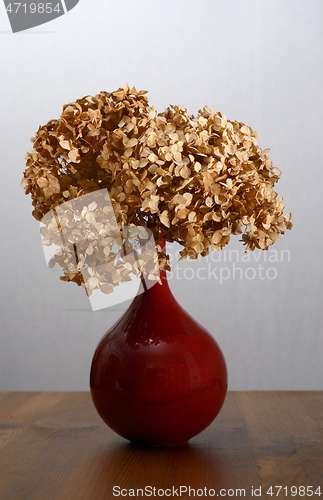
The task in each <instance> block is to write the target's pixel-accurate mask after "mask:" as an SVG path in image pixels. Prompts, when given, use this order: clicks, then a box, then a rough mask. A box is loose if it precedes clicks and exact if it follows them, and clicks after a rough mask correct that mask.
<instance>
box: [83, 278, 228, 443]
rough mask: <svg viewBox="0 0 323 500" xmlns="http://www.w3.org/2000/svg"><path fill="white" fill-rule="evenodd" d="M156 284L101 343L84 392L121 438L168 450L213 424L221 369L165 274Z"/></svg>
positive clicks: (223, 377) (221, 394) (222, 384)
mask: <svg viewBox="0 0 323 500" xmlns="http://www.w3.org/2000/svg"><path fill="white" fill-rule="evenodd" d="M161 278H162V282H163V285H159V284H158V283H156V284H155V285H154V286H152V287H151V288H150V289H148V290H147V291H145V292H144V293H142V294H140V295H137V296H136V297H135V299H134V300H133V302H132V304H131V305H130V307H129V308H128V310H127V311H126V312H125V313H124V314H123V316H122V317H121V318H120V319H119V321H118V322H117V323H116V324H115V325H114V326H113V327H112V328H111V329H110V330H109V331H108V332H107V333H106V335H105V336H104V337H103V338H102V340H101V341H100V343H99V345H98V347H97V349H96V351H95V354H94V357H93V361H92V367H91V375H90V387H91V395H92V399H93V403H94V405H95V407H96V409H97V411H98V413H99V415H100V416H101V418H102V419H103V420H104V422H105V423H106V424H107V425H108V426H109V427H110V428H111V429H113V430H114V431H115V432H116V433H118V434H120V436H123V437H124V438H126V439H128V440H130V441H132V442H136V443H141V444H149V445H174V444H180V443H184V442H186V441H188V440H189V439H190V438H192V437H193V436H195V435H196V434H198V433H199V432H201V431H202V430H203V429H205V428H206V427H207V426H208V425H209V424H210V423H211V422H212V421H213V420H214V418H215V417H216V415H217V414H218V412H219V411H220V409H221V407H222V404H223V402H224V399H225V396H226V391H227V370H226V365H225V361H224V357H223V355H222V352H221V350H220V349H219V347H218V345H217V343H216V342H215V340H214V339H213V337H212V336H211V335H210V334H209V333H208V332H207V331H206V330H205V329H204V328H202V327H201V325H199V324H198V323H197V322H196V321H194V320H193V319H192V318H191V316H189V314H187V313H186V312H185V311H184V309H183V308H182V307H181V306H180V305H179V304H178V302H177V301H176V300H175V298H174V296H173V295H172V293H171V291H170V288H169V286H168V283H167V279H166V277H165V273H163V272H162V273H161Z"/></svg>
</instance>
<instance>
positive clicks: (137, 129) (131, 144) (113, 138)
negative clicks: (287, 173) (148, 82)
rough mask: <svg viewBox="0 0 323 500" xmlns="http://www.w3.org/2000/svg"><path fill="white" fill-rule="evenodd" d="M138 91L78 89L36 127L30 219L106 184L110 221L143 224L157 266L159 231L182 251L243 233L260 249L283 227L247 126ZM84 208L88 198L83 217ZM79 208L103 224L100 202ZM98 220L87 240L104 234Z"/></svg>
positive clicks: (74, 276) (29, 174)
mask: <svg viewBox="0 0 323 500" xmlns="http://www.w3.org/2000/svg"><path fill="white" fill-rule="evenodd" d="M146 93H147V92H146V91H139V92H138V91H137V90H136V89H135V88H129V87H128V86H126V87H125V88H119V89H118V90H117V91H115V92H112V93H108V92H100V94H98V95H96V96H94V97H90V96H87V97H84V98H82V99H79V100H77V101H76V102H75V103H72V104H68V105H66V106H64V108H63V112H62V114H61V116H60V118H59V119H58V120H51V121H50V122H48V123H47V124H46V125H44V126H42V127H40V128H39V130H38V131H37V134H36V137H35V138H33V139H32V141H33V150H32V151H31V152H29V153H28V154H27V157H26V160H27V161H26V165H27V168H26V171H25V173H24V179H23V181H22V185H23V186H24V187H25V192H26V194H28V193H31V196H32V203H33V206H34V210H33V215H34V217H35V218H36V219H37V220H41V219H43V217H44V216H45V215H46V214H47V213H48V212H50V211H52V210H54V209H55V208H56V207H58V206H59V205H61V204H63V203H65V202H68V201H70V200H73V199H75V198H78V197H80V196H83V195H87V194H88V193H93V192H95V191H98V190H102V189H107V190H108V193H109V196H110V200H111V204H112V207H113V211H114V215H115V218H116V221H117V224H118V225H119V228H121V229H122V228H124V227H132V226H144V227H146V228H149V229H150V230H151V231H152V234H153V237H154V239H155V241H156V244H157V248H158V250H159V253H158V257H159V268H161V269H169V264H168V261H167V257H166V255H165V254H164V253H163V251H162V249H161V247H159V246H158V245H159V244H160V243H161V238H162V236H163V237H164V238H165V239H166V241H168V242H174V241H176V242H178V243H179V244H180V245H182V247H183V250H182V251H181V252H180V253H181V258H186V257H187V256H189V257H190V258H197V257H198V255H200V254H201V255H202V256H205V255H207V254H208V252H209V250H210V249H212V250H221V249H222V248H223V247H224V246H225V245H226V244H227V243H228V242H229V240H230V236H231V234H241V235H242V236H241V238H242V241H243V243H244V244H245V246H246V250H254V249H255V248H259V249H262V250H266V249H268V247H269V246H270V245H272V244H273V243H274V242H275V241H277V240H278V239H279V237H280V234H283V233H284V232H285V231H286V230H287V229H290V228H291V222H290V214H287V215H283V208H284V206H283V203H282V198H281V197H279V196H278V195H277V193H276V192H275V191H274V189H273V187H274V184H275V183H276V182H277V181H278V179H279V176H280V174H281V172H280V171H279V170H278V168H275V167H274V166H273V164H272V161H271V160H270V158H269V157H268V156H267V153H268V150H262V149H261V148H260V147H259V146H258V145H257V141H256V137H257V135H258V134H257V133H256V132H254V131H253V130H252V129H251V128H250V127H248V126H247V125H245V124H244V123H241V122H238V121H230V120H227V119H226V118H225V117H224V116H223V115H222V114H221V113H219V112H214V111H212V109H210V108H208V107H204V108H203V110H200V111H199V112H198V115H197V116H193V115H188V113H187V110H186V109H185V108H184V107H178V106H171V107H169V108H167V109H166V110H165V111H164V112H163V113H160V114H157V112H156V110H155V109H154V108H153V107H151V106H149V104H148V99H147V97H146ZM89 212H91V210H89V207H87V209H86V211H85V212H84V214H83V217H85V215H86V213H89ZM69 217H71V216H70V215H69ZM87 217H88V219H91V220H92V222H93V224H94V225H95V224H99V226H98V227H99V228H100V227H101V226H100V224H104V220H103V218H104V212H102V213H100V210H97V211H95V215H94V220H93V217H92V216H89V215H88V216H87ZM52 226H53V225H52ZM56 229H57V227H56ZM100 230H102V228H101V229H97V230H96V232H97V242H96V245H98V244H99V243H100V241H101V239H104V238H105V236H104V234H102V235H100ZM54 232H55V231H54V229H53V227H52V233H54ZM52 233H51V226H50V223H48V224H47V225H46V229H45V230H44V232H43V234H44V237H45V244H50V243H51V242H54V239H55V236H54V234H52ZM95 248H96V250H97V251H98V250H99V247H97V246H95ZM106 252H107V253H108V251H106ZM101 253H102V252H101ZM56 260H57V261H60V262H59V263H60V265H61V266H62V267H63V269H64V274H65V276H64V277H63V279H65V280H69V281H75V282H77V283H78V284H81V285H82V284H83V286H84V283H83V280H82V279H81V277H80V276H81V271H80V268H81V266H80V265H79V263H78V266H77V265H76V266H74V268H73V269H72V268H70V269H67V267H66V266H65V268H64V262H62V255H60V256H59V255H58V256H57V259H56ZM83 264H84V265H86V263H85V261H84V262H83ZM89 267H91V266H89ZM92 277H95V276H92ZM100 279H101V280H102V279H103V278H102V276H100V277H97V281H96V280H92V283H93V285H94V284H95V286H93V288H100V286H103V285H104V283H103V285H102V281H101V282H100ZM120 281H122V279H121V278H120ZM110 283H111V282H110ZM106 284H107V283H105V285H106ZM116 284H118V280H117V281H116V282H114V285H116ZM90 288H91V287H90ZM107 288H108V287H106V289H107ZM90 291H91V290H90Z"/></svg>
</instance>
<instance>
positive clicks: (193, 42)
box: [0, 0, 323, 391]
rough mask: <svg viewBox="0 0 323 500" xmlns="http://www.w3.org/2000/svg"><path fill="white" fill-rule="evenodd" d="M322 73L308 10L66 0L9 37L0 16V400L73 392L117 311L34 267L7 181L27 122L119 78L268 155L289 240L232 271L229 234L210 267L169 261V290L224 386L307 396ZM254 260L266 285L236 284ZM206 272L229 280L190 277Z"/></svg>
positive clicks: (34, 232)
mask: <svg viewBox="0 0 323 500" xmlns="http://www.w3.org/2000/svg"><path fill="white" fill-rule="evenodd" d="M322 65H323V2H322V1H321V0H307V1H306V2H305V1H304V0H261V1H260V0H226V1H225V2H223V1H220V0H176V1H173V0H172V1H171V0H154V1H153V2H152V1H151V0H137V1H136V2H134V1H130V0H123V1H122V2H120V1H119V0H109V1H107V0H96V1H95V2H92V1H90V0H81V1H80V2H79V4H78V5H77V7H75V9H73V10H72V11H71V12H69V13H68V14H67V15H65V16H63V17H61V18H59V19H57V20H55V21H52V22H51V23H48V24H46V25H43V26H40V27H38V28H35V29H34V30H30V31H28V32H22V33H19V34H18V33H17V34H15V35H13V34H11V33H10V26H9V22H8V19H7V17H6V12H5V9H4V7H3V6H2V4H1V5H0V67H1V79H0V89H1V96H2V99H1V106H0V144H1V196H0V205H1V219H0V224H1V236H0V238H1V246H0V251H1V260H0V266H1V288H0V294H1V299H0V309H1V310H0V325H1V330H0V390H1V391H4V390H35V391H40V390H87V389H88V374H89V369H90V363H91V358H92V355H93V352H94V349H95V347H96V345H97V343H98V341H99V339H100V338H101V336H102V335H103V334H104V332H105V331H106V330H107V329H108V328H109V326H110V325H111V324H112V323H113V322H114V321H115V320H116V319H117V318H118V317H119V315H120V314H121V312H122V310H123V309H124V307H125V304H122V305H119V306H117V307H115V308H114V309H113V310H103V311H98V312H92V311H91V309H90V304H89V302H88V299H87V298H86V296H85V294H84V292H83V290H81V289H79V288H78V287H76V285H74V284H66V283H62V282H60V281H59V280H58V278H57V276H55V275H54V274H53V273H52V272H50V271H49V270H48V269H47V268H46V264H45V260H44V256H43V250H42V246H41V243H40V236H39V226H38V223H37V222H36V221H35V220H34V219H33V218H32V217H31V203H30V199H29V197H26V196H24V194H23V190H22V188H20V187H19V184H20V180H21V177H22V172H23V170H24V168H25V167H24V155H25V152H26V151H27V150H29V149H30V142H29V138H30V137H31V136H32V135H33V134H34V132H35V131H36V130H37V128H38V126H39V125H40V124H43V123H46V122H47V121H48V120H49V119H51V118H56V117H58V116H59V114H60V112H61V108H62V105H63V104H64V103H67V102H70V101H74V100H75V99H77V98H79V97H82V96H84V95H87V94H95V93H97V92H99V91H100V90H108V91H112V90H115V89H116V88H118V87H119V86H123V85H124V84H125V83H126V82H129V84H130V85H131V86H136V87H137V88H138V89H147V90H149V99H150V103H151V104H153V105H154V106H155V107H156V108H157V110H158V111H162V110H163V109H164V108H165V107H166V106H167V105H168V104H184V105H185V106H186V107H187V108H188V110H189V111H190V112H192V113H195V112H196V111H197V110H198V109H199V108H201V107H202V106H203V105H205V104H207V105H212V106H213V108H214V109H215V110H219V111H221V112H223V113H224V114H225V115H226V116H227V117H228V118H229V119H232V120H233V119H238V120H240V121H244V122H246V123H247V124H249V125H250V126H252V127H253V128H254V129H255V130H257V131H258V132H259V133H260V137H259V144H260V145H261V147H263V148H266V147H270V148H271V153H270V156H271V158H272V160H273V161H274V163H275V165H276V166H277V167H279V168H280V169H281V170H282V171H283V176H282V179H281V181H280V182H279V184H278V185H277V191H278V192H279V193H280V194H281V195H282V196H283V197H284V202H285V205H286V211H287V212H289V211H291V212H292V214H293V223H294V228H293V230H292V231H290V232H288V233H286V234H285V236H283V237H282V239H281V240H280V241H279V242H277V243H276V245H275V246H274V247H272V250H273V251H274V253H269V252H267V253H266V256H267V262H265V261H264V254H261V255H260V254H255V257H256V258H258V259H259V262H257V261H256V260H255V257H253V256H252V255H251V257H250V258H251V262H249V263H242V262H241V257H242V256H243V248H242V246H241V243H239V242H238V238H237V239H236V240H232V242H231V244H230V246H229V247H227V250H226V254H223V255H221V259H222V261H221V262H220V263H219V262H212V261H211V260H209V262H206V261H201V262H194V263H192V262H186V263H184V264H183V263H181V264H180V268H179V270H177V274H178V273H179V272H180V273H182V274H180V275H178V277H177V279H175V277H174V278H173V279H172V280H171V287H172V289H173V291H174V294H175V296H176V297H177V298H178V300H179V302H180V303H181V304H182V305H183V306H184V307H185V308H186V309H187V311H188V312H190V314H191V315H192V316H193V317H195V318H196V319H197V320H198V321H199V322H200V323H202V324H203V325H204V326H205V327H206V328H207V329H208V330H209V331H211V332H212V334H213V335H214V336H215V338H216V339H217V341H218V343H219V344H220V346H221V348H222V350H223V352H224V354H225V357H226V360H227V364H228V370H229V387H230V389H239V390H240V389H256V390H262V389H292V390H293V389H323V363H322V357H323V335H322V333H323V332H322V319H323V318H322V289H323V275H322V274H323V273H322V248H323V247H322V244H323V238H322V208H323V207H322V186H323V168H322V166H323V165H322V137H323V125H322V124H323V120H322V111H323V106H322V105H323V91H322V89H323V67H322ZM234 249H237V250H238V251H239V254H234V255H235V257H234V258H233V254H232V253H231V262H229V260H230V253H229V251H230V250H234ZM175 252H176V248H174V249H172V253H175ZM281 252H284V253H283V254H282V255H281ZM219 256H220V254H217V255H216V257H214V256H213V257H214V259H213V260H215V259H218V258H219ZM270 256H271V260H272V261H269V260H268V259H269V257H270ZM224 257H226V261H224ZM288 257H289V258H288ZM237 259H238V260H237ZM273 260H278V262H273ZM233 263H235V265H236V266H240V267H243V266H244V267H243V271H242V272H243V279H240V278H239V275H238V277H237V276H236V277H235V279H233ZM259 264H261V265H262V266H263V269H264V271H263V273H265V275H266V273H267V274H268V276H269V277H271V279H268V277H266V279H260V277H259V276H257V277H255V279H250V278H252V277H253V274H254V273H255V272H256V271H253V270H252V269H254V270H257V268H258V266H259ZM208 266H211V267H210V268H211V270H213V269H214V268H215V267H216V268H217V269H218V270H217V272H220V268H227V269H228V271H222V273H223V276H225V275H227V274H228V273H230V278H229V279H227V280H225V281H223V282H222V283H220V280H219V275H218V279H215V278H214V277H213V278H212V277H210V279H206V280H199V279H198V278H197V276H196V273H197V271H198V269H202V271H200V276H204V274H203V273H204V272H205V273H207V269H208ZM187 268H190V270H186V271H185V269H187ZM247 268H251V271H250V270H249V271H246V269H247ZM270 269H271V270H270ZM273 269H274V270H273ZM184 271H185V272H186V278H187V279H181V277H182V278H183V274H184ZM245 273H247V274H245ZM193 274H194V277H193ZM276 274H277V276H276ZM246 276H249V279H248V277H246ZM273 276H276V277H275V279H273ZM192 277H193V278H192ZM191 278H192V279H191Z"/></svg>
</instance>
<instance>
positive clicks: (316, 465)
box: [0, 392, 323, 500]
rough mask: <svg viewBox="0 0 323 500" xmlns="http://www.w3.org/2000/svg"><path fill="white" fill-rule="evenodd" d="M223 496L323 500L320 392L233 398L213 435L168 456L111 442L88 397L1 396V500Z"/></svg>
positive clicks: (230, 396)
mask: <svg viewBox="0 0 323 500" xmlns="http://www.w3.org/2000/svg"><path fill="white" fill-rule="evenodd" d="M270 486H272V492H273V493H274V494H273V495H270V494H269V493H267V491H268V489H269V488H270ZM279 486H281V487H282V489H281V490H280V491H279V490H278V487H279ZM292 486H294V487H297V488H299V487H305V489H304V490H303V489H302V488H301V489H298V490H295V488H294V489H292V490H291V489H290V488H291V487H292ZM145 487H147V488H146V496H142V495H141V491H140V490H139V491H138V492H137V491H136V490H137V489H140V488H142V489H144V488H145ZM181 487H182V489H181ZM189 487H190V488H191V490H189ZM260 487H261V492H260V490H259V488H260ZM318 487H320V488H321V496H320V495H318V494H313V495H311V492H313V493H315V492H316V493H318V492H319V490H318V489H317V488H318ZM113 488H114V490H113ZM154 488H155V490H154ZM185 488H186V489H187V490H186V491H185ZM306 488H307V489H306ZM194 489H195V497H194V494H193V493H194ZM243 489H245V494H244V491H243ZM133 490H135V491H133ZM158 490H159V491H158ZM162 490H163V491H162ZM269 491H271V490H269ZM303 491H305V496H304V495H302V493H303ZM294 492H296V493H297V494H296V495H295V496H294V495H293V493H294ZM132 493H134V494H135V495H137V494H138V495H137V496H135V497H134V496H131V495H132ZM163 493H164V496H162V494H163ZM201 493H202V494H201ZM259 493H261V494H260V495H259ZM277 493H278V494H277ZM118 494H119V495H118ZM149 494H150V496H149ZM117 495H118V496H117ZM217 496H218V497H219V498H241V497H244V498H247V499H252V498H268V499H271V498H280V499H281V498H307V497H308V496H312V497H313V499H320V497H322V499H323V392H230V393H229V394H228V396H227V399H226V402H225V404H224V407H223V409H222V411H221V413H220V415H219V416H218V417H217V419H216V420H215V421H214V422H213V424H212V425H211V426H210V427H209V428H208V429H207V430H205V431H204V432H203V433H201V434H200V435H199V436H197V437H195V438H194V439H192V440H191V441H190V442H189V444H186V445H181V446H177V447H169V448H140V447H135V446H133V445H131V444H130V443H128V442H127V441H125V440H124V439H122V438H121V437H119V436H117V435H116V434H114V433H113V432H112V431H110V429H109V428H108V427H106V426H105V424H103V423H102V422H101V420H100V418H99V416H98V415H97V413H96V411H95V409H94V407H93V406H92V402H91V397H90V394H89V393H24V392H22V393H0V499H1V500H11V499H12V500H13V499H14V500H20V499H28V500H29V499H30V500H36V499H37V500H38V499H39V500H52V499H57V500H69V499H71V500H78V499H89V500H100V499H102V500H110V499H114V498H120V499H121V498H167V497H168V498H214V497H215V498H217Z"/></svg>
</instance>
